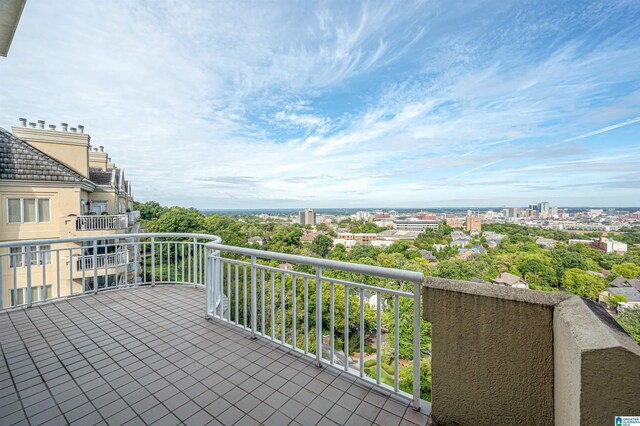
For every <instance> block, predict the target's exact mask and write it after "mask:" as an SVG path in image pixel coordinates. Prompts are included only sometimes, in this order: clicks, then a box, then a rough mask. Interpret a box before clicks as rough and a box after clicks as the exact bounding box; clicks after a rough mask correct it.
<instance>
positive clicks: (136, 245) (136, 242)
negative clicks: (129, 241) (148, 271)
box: [133, 238, 140, 285]
mask: <svg viewBox="0 0 640 426" xmlns="http://www.w3.org/2000/svg"><path fill="white" fill-rule="evenodd" d="M133 250H134V251H133V254H134V256H133V257H134V259H135V260H134V262H135V271H134V275H133V283H134V284H135V285H138V284H139V283H138V276H139V275H140V238H134V239H133Z"/></svg>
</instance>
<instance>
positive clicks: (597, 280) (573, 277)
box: [562, 268, 607, 300]
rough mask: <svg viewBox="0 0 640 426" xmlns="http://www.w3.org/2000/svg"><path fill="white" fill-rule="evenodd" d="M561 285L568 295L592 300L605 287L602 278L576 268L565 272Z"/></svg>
mask: <svg viewBox="0 0 640 426" xmlns="http://www.w3.org/2000/svg"><path fill="white" fill-rule="evenodd" d="M562 285H563V286H564V288H565V289H566V290H567V291H568V292H570V293H573V294H575V295H577V296H582V297H588V298H590V299H594V300H595V299H597V298H598V295H599V294H600V292H601V291H602V290H604V289H605V288H606V286H607V284H606V281H605V280H604V278H602V277H599V276H597V275H593V274H590V273H589V272H586V271H583V270H580V269H576V268H572V269H567V270H566V271H565V273H564V275H563V276H562Z"/></svg>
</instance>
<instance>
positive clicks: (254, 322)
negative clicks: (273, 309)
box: [251, 256, 258, 339]
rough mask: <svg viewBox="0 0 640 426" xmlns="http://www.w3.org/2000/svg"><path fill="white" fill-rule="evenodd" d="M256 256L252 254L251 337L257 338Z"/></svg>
mask: <svg viewBox="0 0 640 426" xmlns="http://www.w3.org/2000/svg"><path fill="white" fill-rule="evenodd" d="M256 282H257V271H256V257H255V256H251V338H252V339H255V338H256V330H257V328H258V300H257V298H258V290H257V287H258V286H257V283H256Z"/></svg>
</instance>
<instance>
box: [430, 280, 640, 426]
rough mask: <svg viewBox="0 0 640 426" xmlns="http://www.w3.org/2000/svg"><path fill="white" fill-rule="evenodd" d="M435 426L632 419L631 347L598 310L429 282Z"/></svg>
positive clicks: (561, 299) (637, 372)
mask: <svg viewBox="0 0 640 426" xmlns="http://www.w3.org/2000/svg"><path fill="white" fill-rule="evenodd" d="M423 301H424V303H423V309H424V313H423V314H424V317H425V319H427V320H428V321H431V322H432V323H433V329H432V352H433V357H432V401H433V406H432V410H433V411H432V418H433V421H434V423H435V424H436V425H553V424H555V425H562V426H567V425H570V426H577V425H603V426H604V425H612V424H614V417H615V416H617V415H633V416H638V415H640V347H639V346H638V345H637V344H636V343H635V341H633V340H632V339H631V338H630V337H629V336H628V335H627V334H626V333H625V332H624V331H623V330H622V329H621V328H620V327H619V326H618V325H617V324H616V323H615V321H614V320H613V319H612V318H611V317H610V316H609V315H608V314H607V313H606V311H604V309H603V308H602V307H600V306H599V305H597V304H595V303H593V302H590V301H587V300H584V299H581V298H579V297H576V296H569V295H565V294H559V293H545V292H540V291H533V290H524V289H511V288H506V287H499V286H492V285H484V284H477V283H467V282H460V281H451V280H442V279H437V278H428V279H427V281H426V283H425V287H424V290H423Z"/></svg>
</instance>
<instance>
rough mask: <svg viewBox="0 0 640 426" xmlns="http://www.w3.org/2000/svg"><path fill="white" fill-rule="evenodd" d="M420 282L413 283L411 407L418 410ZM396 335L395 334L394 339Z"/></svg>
mask: <svg viewBox="0 0 640 426" xmlns="http://www.w3.org/2000/svg"><path fill="white" fill-rule="evenodd" d="M421 287H422V284H421V283H419V282H414V283H413V409H414V410H416V411H420V357H421V356H422V354H421V353H420V324H421V322H422V321H421V320H422V318H420V299H421V298H420V289H421ZM397 338H398V336H396V339H397Z"/></svg>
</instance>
